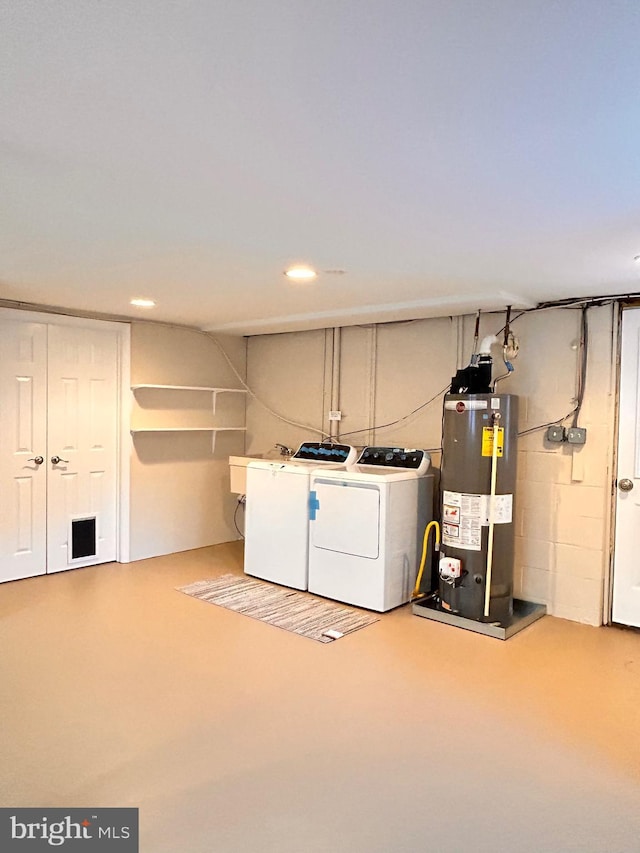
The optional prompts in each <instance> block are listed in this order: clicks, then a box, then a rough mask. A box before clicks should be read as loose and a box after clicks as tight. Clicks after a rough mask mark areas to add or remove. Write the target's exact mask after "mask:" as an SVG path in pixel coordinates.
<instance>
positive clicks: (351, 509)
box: [310, 479, 380, 559]
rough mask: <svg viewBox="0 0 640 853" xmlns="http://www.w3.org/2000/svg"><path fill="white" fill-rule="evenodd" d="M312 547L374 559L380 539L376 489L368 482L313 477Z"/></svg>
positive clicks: (376, 555) (378, 502)
mask: <svg viewBox="0 0 640 853" xmlns="http://www.w3.org/2000/svg"><path fill="white" fill-rule="evenodd" d="M312 488H313V490H314V491H315V496H316V503H315V505H316V511H315V518H314V519H312V520H311V523H310V527H311V544H312V546H313V547H314V548H323V549H325V550H327V551H337V552H339V553H341V554H352V555H353V556H354V557H368V558H370V559H376V558H377V557H378V554H379V548H380V546H379V542H380V489H379V487H378V486H376V485H374V484H372V483H349V482H347V481H341V480H324V481H323V480H321V479H314V483H313V487H312Z"/></svg>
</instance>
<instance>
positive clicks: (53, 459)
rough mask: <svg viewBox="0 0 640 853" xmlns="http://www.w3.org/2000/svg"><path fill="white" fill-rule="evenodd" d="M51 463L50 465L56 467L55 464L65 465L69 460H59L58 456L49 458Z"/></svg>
mask: <svg viewBox="0 0 640 853" xmlns="http://www.w3.org/2000/svg"><path fill="white" fill-rule="evenodd" d="M51 462H52V464H53V465H57V464H58V462H67V463H68V462H69V460H68V459H61V458H60V457H59V456H52V457H51Z"/></svg>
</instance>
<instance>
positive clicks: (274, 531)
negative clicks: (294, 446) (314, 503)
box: [244, 462, 311, 589]
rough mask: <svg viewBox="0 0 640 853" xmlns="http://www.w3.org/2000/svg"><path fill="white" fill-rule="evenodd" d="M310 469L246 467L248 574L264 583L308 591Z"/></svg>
mask: <svg viewBox="0 0 640 853" xmlns="http://www.w3.org/2000/svg"><path fill="white" fill-rule="evenodd" d="M310 471H311V468H310V466H305V467H303V466H297V467H296V466H287V465H283V464H280V463H277V462H273V463H262V464H261V467H258V466H257V464H256V463H254V462H251V463H250V464H249V465H248V466H247V503H246V517H245V545H244V570H245V572H246V574H249V575H253V576H254V577H257V578H262V579H263V580H269V581H273V582H275V583H281V584H283V585H284V586H291V587H294V588H295V589H306V588H307V561H308V557H309V533H308V525H309V474H310Z"/></svg>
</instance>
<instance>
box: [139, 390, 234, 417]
mask: <svg viewBox="0 0 640 853" xmlns="http://www.w3.org/2000/svg"><path fill="white" fill-rule="evenodd" d="M144 389H155V390H156V391H207V392H208V393H209V394H211V395H212V403H213V414H214V415H215V413H216V400H217V398H218V394H246V393H247V392H246V390H245V389H244V388H212V387H210V386H208V385H149V384H145V385H132V386H131V390H132V391H140V390H144Z"/></svg>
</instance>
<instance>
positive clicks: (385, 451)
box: [358, 447, 431, 474]
mask: <svg viewBox="0 0 640 853" xmlns="http://www.w3.org/2000/svg"><path fill="white" fill-rule="evenodd" d="M358 465H377V466H380V467H384V468H409V469H410V470H412V471H417V472H418V474H424V473H426V472H427V471H428V470H429V467H430V465H431V457H430V456H429V454H428V453H427V451H426V450H415V449H413V448H408V447H404V448H403V447H365V449H364V450H363V451H362V453H361V454H360V457H359V458H358Z"/></svg>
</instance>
